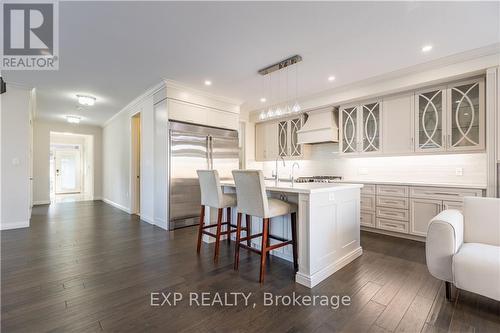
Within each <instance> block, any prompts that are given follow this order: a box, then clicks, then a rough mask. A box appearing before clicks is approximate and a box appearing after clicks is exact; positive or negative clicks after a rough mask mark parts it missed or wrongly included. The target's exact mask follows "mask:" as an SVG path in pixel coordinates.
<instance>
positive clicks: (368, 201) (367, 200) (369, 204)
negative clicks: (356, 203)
mask: <svg viewBox="0 0 500 333" xmlns="http://www.w3.org/2000/svg"><path fill="white" fill-rule="evenodd" d="M361 209H362V210H371V211H375V196H374V195H362V196H361Z"/></svg>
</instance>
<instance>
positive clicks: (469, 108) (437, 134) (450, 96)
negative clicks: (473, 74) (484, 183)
mask: <svg viewBox="0 0 500 333" xmlns="http://www.w3.org/2000/svg"><path fill="white" fill-rule="evenodd" d="M415 102H416V104H415V105H416V106H415V134H416V136H415V138H416V140H417V141H416V146H415V149H416V150H417V151H474V150H484V149H485V105H484V104H485V96H484V80H483V79H475V80H469V81H463V82H459V83H456V84H453V85H448V86H446V87H440V88H435V89H431V90H427V91H421V92H418V93H416V94H415Z"/></svg>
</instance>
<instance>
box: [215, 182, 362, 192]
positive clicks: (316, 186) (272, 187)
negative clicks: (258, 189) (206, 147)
mask: <svg viewBox="0 0 500 333" xmlns="http://www.w3.org/2000/svg"><path fill="white" fill-rule="evenodd" d="M265 183H266V190H268V191H276V192H288V193H307V194H309V193H317V192H334V191H343V190H347V189H353V188H362V187H363V184H344V183H293V184H292V183H291V182H278V184H276V182H275V181H274V180H267V181H266V182H265ZM221 185H222V186H227V187H234V182H230V181H222V182H221Z"/></svg>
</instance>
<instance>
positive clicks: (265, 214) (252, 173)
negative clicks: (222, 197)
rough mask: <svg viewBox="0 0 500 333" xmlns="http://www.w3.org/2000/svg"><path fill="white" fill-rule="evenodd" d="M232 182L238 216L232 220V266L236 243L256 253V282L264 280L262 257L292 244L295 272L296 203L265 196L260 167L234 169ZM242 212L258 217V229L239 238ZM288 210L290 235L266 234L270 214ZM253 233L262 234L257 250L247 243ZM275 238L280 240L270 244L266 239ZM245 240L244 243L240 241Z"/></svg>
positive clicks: (238, 248) (238, 256)
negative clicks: (233, 225) (234, 235)
mask: <svg viewBox="0 0 500 333" xmlns="http://www.w3.org/2000/svg"><path fill="white" fill-rule="evenodd" d="M233 177H234V182H235V184H236V195H237V198H238V200H237V201H238V220H237V224H236V249H235V255H234V269H235V270H238V265H239V259H240V247H243V248H245V249H248V250H250V251H253V252H256V253H258V254H260V276H259V282H260V283H263V282H264V274H265V266H266V257H267V254H268V253H269V251H271V250H274V249H277V248H280V247H283V246H286V245H292V250H293V266H294V269H295V272H297V270H298V263H297V229H296V221H297V216H296V214H297V213H296V212H297V205H296V204H293V203H289V202H285V201H282V200H278V199H273V198H267V195H266V187H265V183H264V175H263V174H262V171H260V170H234V171H233ZM242 214H246V215H247V223H248V216H255V217H259V218H262V221H263V225H262V232H261V233H258V234H255V235H250V234H248V233H247V236H246V237H244V238H241V230H242V229H241V216H242ZM288 214H290V215H291V216H290V220H291V224H292V239H291V240H287V239H284V238H282V237H278V236H274V235H270V233H269V221H270V219H271V218H273V217H277V216H283V215H288ZM257 237H262V240H261V242H262V245H261V250H258V249H255V248H253V247H251V246H250V244H249V243H248V241H249V240H251V239H253V238H257ZM270 239H275V240H278V241H280V243H277V244H273V245H270V242H269V240H270ZM243 241H247V244H246V245H245V244H242V242H243Z"/></svg>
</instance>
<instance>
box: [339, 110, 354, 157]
mask: <svg viewBox="0 0 500 333" xmlns="http://www.w3.org/2000/svg"><path fill="white" fill-rule="evenodd" d="M341 117H342V152H343V153H354V152H356V150H357V136H358V131H357V129H356V124H357V121H358V108H357V107H356V106H353V107H350V108H345V109H342V113H341Z"/></svg>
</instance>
